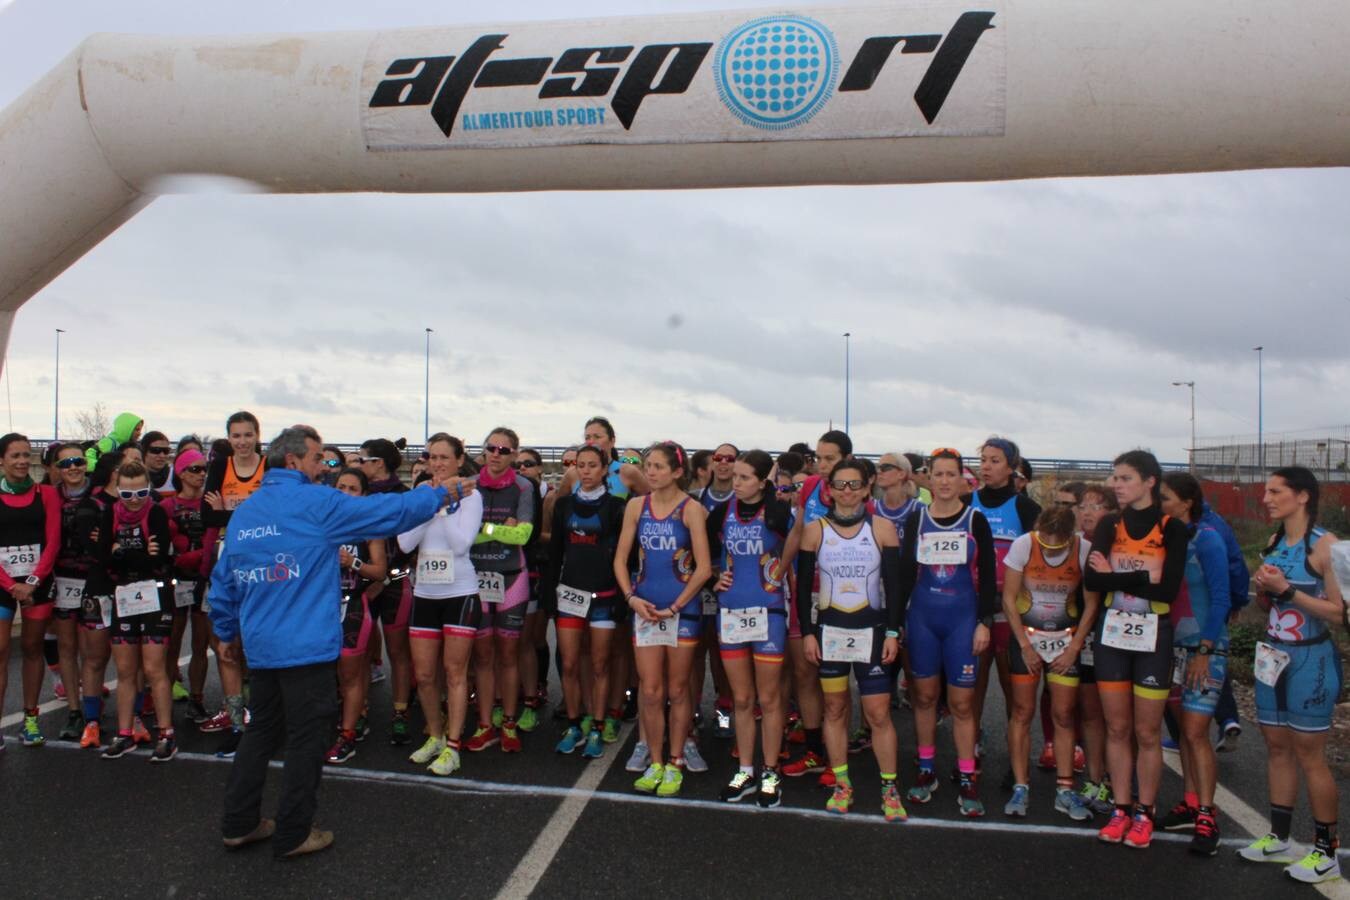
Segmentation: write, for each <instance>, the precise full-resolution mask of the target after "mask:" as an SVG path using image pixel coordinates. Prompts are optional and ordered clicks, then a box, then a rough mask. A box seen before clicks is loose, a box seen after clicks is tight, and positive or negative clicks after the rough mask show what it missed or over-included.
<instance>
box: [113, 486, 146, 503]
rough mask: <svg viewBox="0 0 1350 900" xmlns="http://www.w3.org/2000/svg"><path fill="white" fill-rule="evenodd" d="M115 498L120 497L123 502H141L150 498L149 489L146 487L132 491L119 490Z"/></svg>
mask: <svg viewBox="0 0 1350 900" xmlns="http://www.w3.org/2000/svg"><path fill="white" fill-rule="evenodd" d="M117 496H119V497H121V498H122V499H123V500H141V499H144V498H146V497H149V496H150V489H149V488H148V487H143V488H137V489H136V490H134V491H127V490H121V489H119V490H118V491H117Z"/></svg>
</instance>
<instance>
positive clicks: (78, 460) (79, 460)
mask: <svg viewBox="0 0 1350 900" xmlns="http://www.w3.org/2000/svg"><path fill="white" fill-rule="evenodd" d="M88 464H89V463H87V462H86V461H85V458H84V457H83V456H67V457H66V458H65V459H58V460H57V461H56V467H57V468H58V469H74V468H79V467H83V466H87V465H88Z"/></svg>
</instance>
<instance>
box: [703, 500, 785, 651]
mask: <svg viewBox="0 0 1350 900" xmlns="http://www.w3.org/2000/svg"><path fill="white" fill-rule="evenodd" d="M791 528H792V510H791V508H790V507H789V506H788V505H787V504H786V503H783V502H782V501H780V500H778V499H776V498H773V497H769V498H768V499H763V500H760V502H758V503H753V504H749V503H742V502H741V501H739V500H737V499H735V498H734V497H733V498H732V499H731V500H730V501H729V502H727V503H723V504H720V505H718V506H717V507H715V508H714V509H713V511H712V514H711V515H709V516H708V544H709V549H710V551H711V552H712V558H713V559H714V560H716V561H717V562H718V564H719V566H720V568H721V569H722V571H724V572H730V573H731V587H729V588H727V589H726V590H725V591H722V592H721V593H719V594H718V595H717V601H718V608H719V611H718V616H717V619H716V625H715V627H716V628H717V638H718V646H719V647H720V650H721V654H722V658H723V659H744V658H748V657H750V656H752V655H753V657H754V660H755V662H764V663H781V662H782V661H783V653H784V651H785V649H786V647H787V602H786V598H785V597H784V595H783V577H782V573H780V572H778V567H779V565H780V564H781V562H782V559H783V548H784V547H785V546H786V545H787V538H788V532H789V531H790V530H791Z"/></svg>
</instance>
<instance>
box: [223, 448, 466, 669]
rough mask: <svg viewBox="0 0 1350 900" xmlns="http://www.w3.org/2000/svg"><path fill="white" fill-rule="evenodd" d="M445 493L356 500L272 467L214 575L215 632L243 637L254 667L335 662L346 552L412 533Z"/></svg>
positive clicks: (238, 515) (239, 518) (234, 520)
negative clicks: (341, 554)
mask: <svg viewBox="0 0 1350 900" xmlns="http://www.w3.org/2000/svg"><path fill="white" fill-rule="evenodd" d="M445 498H446V491H445V489H444V488H431V489H425V488H423V489H418V490H415V491H408V492H407V493H404V494H380V495H378V496H373V497H350V496H348V495H346V494H344V493H342V492H341V491H336V490H333V489H332V488H329V487H323V486H322V485H317V484H311V483H309V481H308V479H306V478H305V476H304V475H303V474H302V473H300V472H297V471H295V470H293V469H272V470H269V471H268V472H267V474H266V475H264V476H263V481H262V484H261V485H260V486H259V487H258V490H257V491H256V492H254V494H253V496H251V497H249V498H248V499H247V500H246V501H244V502H243V503H242V504H240V506H239V508H238V509H236V510H235V511H234V515H233V516H232V517H231V518H230V524H229V525H228V526H227V527H226V529H225V531H226V534H225V546H224V548H223V549H222V550H221V553H220V559H219V560H218V561H217V562H216V565H215V568H214V569H213V570H212V572H211V589H210V591H209V592H208V594H207V601H208V603H209V604H210V610H211V612H210V617H211V627H212V628H214V629H215V633H216V636H217V637H218V638H220V639H221V640H222V641H227V642H228V641H233V640H234V639H235V638H242V639H243V645H244V651H245V653H246V654H247V655H248V663H249V666H251V667H253V668H258V669H281V668H289V667H292V666H304V665H309V664H311V663H320V662H332V661H333V660H335V659H337V658H338V654H339V653H340V652H341V649H342V623H341V621H340V616H341V607H342V591H341V589H340V587H339V585H338V547H339V546H340V545H342V544H352V543H356V542H358V541H367V540H374V539H376V538H383V537H388V536H389V535H391V534H398V533H399V532H402V531H407V530H409V529H411V528H412V527H414V526H416V525H419V524H421V523H422V522H425V521H426V520H427V519H430V518H431V517H432V516H434V515H436V512H437V511H438V510H439V509H440V508H441V506H442V505H443V504H444V503H445Z"/></svg>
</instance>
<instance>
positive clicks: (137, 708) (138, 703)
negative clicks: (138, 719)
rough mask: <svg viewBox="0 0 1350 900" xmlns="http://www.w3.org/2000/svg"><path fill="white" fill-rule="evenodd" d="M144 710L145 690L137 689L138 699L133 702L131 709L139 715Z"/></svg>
mask: <svg viewBox="0 0 1350 900" xmlns="http://www.w3.org/2000/svg"><path fill="white" fill-rule="evenodd" d="M144 710H145V691H137V692H136V699H135V700H134V701H133V702H132V704H131V711H132V712H133V713H135V714H136V715H138V716H139V715H140V714H141V712H142V711H144Z"/></svg>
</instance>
